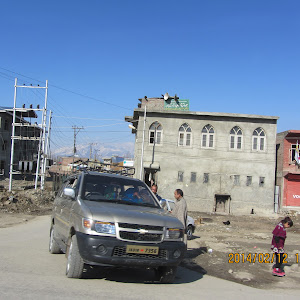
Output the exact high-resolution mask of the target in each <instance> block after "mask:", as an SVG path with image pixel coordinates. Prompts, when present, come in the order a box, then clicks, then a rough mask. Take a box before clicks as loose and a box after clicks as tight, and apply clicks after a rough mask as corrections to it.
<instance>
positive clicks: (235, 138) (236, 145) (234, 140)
mask: <svg viewBox="0 0 300 300" xmlns="http://www.w3.org/2000/svg"><path fill="white" fill-rule="evenodd" d="M242 142H243V132H242V129H241V128H240V127H238V126H234V127H233V128H232V129H231V130H230V149H235V150H241V149H242Z"/></svg>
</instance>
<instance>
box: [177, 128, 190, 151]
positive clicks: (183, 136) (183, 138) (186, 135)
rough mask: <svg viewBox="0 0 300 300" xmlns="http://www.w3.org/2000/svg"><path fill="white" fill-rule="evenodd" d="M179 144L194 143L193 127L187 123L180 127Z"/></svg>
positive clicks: (188, 144)
mask: <svg viewBox="0 0 300 300" xmlns="http://www.w3.org/2000/svg"><path fill="white" fill-rule="evenodd" d="M178 145H179V146H191V145H192V129H191V127H190V126H189V125H188V124H187V123H184V124H182V125H181V126H180V128H179V135H178Z"/></svg>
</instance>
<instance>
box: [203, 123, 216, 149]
mask: <svg viewBox="0 0 300 300" xmlns="http://www.w3.org/2000/svg"><path fill="white" fill-rule="evenodd" d="M214 136H215V131H214V128H213V127H212V126H211V125H210V124H207V125H206V126H204V127H203V128H202V147H203V148H213V147H214Z"/></svg>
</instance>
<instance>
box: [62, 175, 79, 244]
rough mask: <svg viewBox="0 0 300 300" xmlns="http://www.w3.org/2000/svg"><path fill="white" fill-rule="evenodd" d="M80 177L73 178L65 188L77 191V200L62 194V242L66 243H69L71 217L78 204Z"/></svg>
mask: <svg viewBox="0 0 300 300" xmlns="http://www.w3.org/2000/svg"><path fill="white" fill-rule="evenodd" d="M78 182H79V181H78V177H72V178H70V180H68V182H67V184H66V185H65V188H72V189H74V191H75V198H71V197H69V196H66V195H65V194H64V193H62V197H61V210H60V218H61V220H60V221H61V232H62V240H63V242H64V243H67V240H68V237H69V231H70V215H71V213H72V209H73V205H74V203H75V202H76V197H77V194H78Z"/></svg>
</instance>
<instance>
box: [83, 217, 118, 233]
mask: <svg viewBox="0 0 300 300" xmlns="http://www.w3.org/2000/svg"><path fill="white" fill-rule="evenodd" d="M83 227H84V228H85V229H90V230H94V231H96V232H99V233H104V234H111V235H116V226H115V223H112V222H101V221H93V220H89V219H83Z"/></svg>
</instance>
